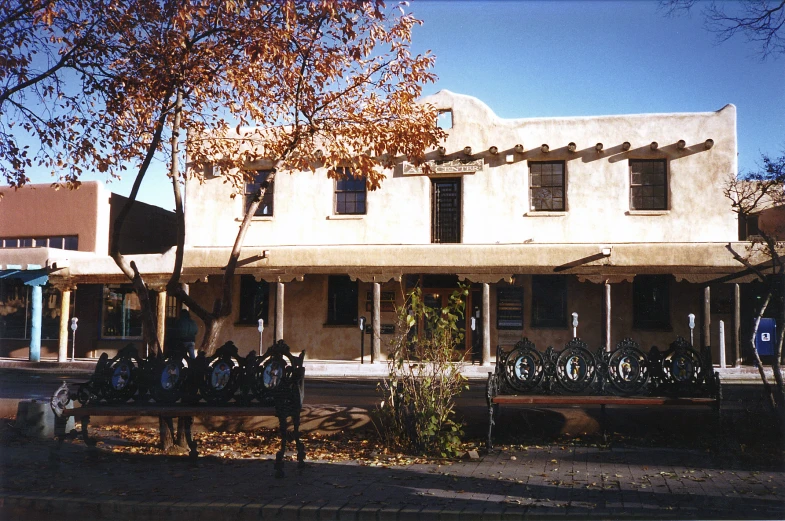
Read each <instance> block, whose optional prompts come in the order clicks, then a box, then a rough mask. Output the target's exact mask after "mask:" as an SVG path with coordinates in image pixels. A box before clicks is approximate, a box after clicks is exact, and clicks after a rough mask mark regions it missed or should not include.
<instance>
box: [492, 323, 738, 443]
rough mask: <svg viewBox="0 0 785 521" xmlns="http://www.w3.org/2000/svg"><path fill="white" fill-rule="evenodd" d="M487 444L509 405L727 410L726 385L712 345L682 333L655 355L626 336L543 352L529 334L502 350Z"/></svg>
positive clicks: (577, 342) (576, 340)
mask: <svg viewBox="0 0 785 521" xmlns="http://www.w3.org/2000/svg"><path fill="white" fill-rule="evenodd" d="M486 397H487V401H488V415H489V417H488V439H487V448H488V449H489V450H490V449H492V448H493V427H494V425H495V422H496V420H497V419H498V416H499V410H500V406H501V405H518V406H525V405H533V406H554V407H557V406H561V407H564V406H591V405H599V406H601V409H602V418H601V424H602V428H603V437H604V438H606V434H605V407H606V406H607V405H612V406H639V407H649V406H679V407H691V406H704V407H712V408H714V410H715V411H716V413H717V417H719V413H720V410H721V409H720V405H721V401H722V388H721V386H720V379H719V374H718V373H717V372H714V371H713V366H712V361H711V352H710V350H709V349H705V348H704V349H702V350H701V352H700V353H698V352H697V351H696V350H695V349H694V348H693V347H692V345H691V344H690V343H689V342H687V341H686V340H685V339H684V338H681V337H678V338H677V339H676V340H675V341H674V342H673V343H672V344H671V345H670V346H669V348H668V350H667V351H660V350H659V349H657V348H656V347H652V348H651V351H649V353H648V354H646V353H644V352H643V351H642V350H641V349H640V346H639V345H638V344H637V343H636V342H635V341H634V340H632V339H629V338H625V339H624V340H622V341H621V342H619V343H618V344H617V345H616V348H615V349H614V350H612V351H606V350H605V349H604V348H600V349H599V350H598V351H597V352H596V353H592V352H591V351H590V350H589V348H588V346H587V344H586V343H585V342H583V341H582V340H581V339H580V338H573V339H572V340H570V341H569V342H568V343H567V344H566V345H565V346H564V349H562V350H561V351H556V350H555V349H554V348H553V347H548V348H547V349H546V350H545V351H544V352H541V351H538V350H537V348H536V347H535V345H534V343H533V342H531V341H530V340H529V339H528V338H524V339H522V340H520V341H519V342H518V343H517V344H515V346H514V347H513V348H512V349H511V350H509V351H507V350H505V349H504V348H503V347H502V346H498V347H497V349H496V367H495V371H494V372H492V373H488V386H487V390H486Z"/></svg>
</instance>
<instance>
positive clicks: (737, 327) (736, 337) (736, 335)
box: [731, 284, 741, 367]
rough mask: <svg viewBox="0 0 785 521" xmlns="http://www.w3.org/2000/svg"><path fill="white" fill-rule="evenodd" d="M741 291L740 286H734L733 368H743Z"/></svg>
mask: <svg viewBox="0 0 785 521" xmlns="http://www.w3.org/2000/svg"><path fill="white" fill-rule="evenodd" d="M740 333H741V290H740V289H739V285H738V284H734V285H733V326H732V327H731V334H732V337H733V354H734V356H735V359H734V362H733V366H734V367H741V334H740Z"/></svg>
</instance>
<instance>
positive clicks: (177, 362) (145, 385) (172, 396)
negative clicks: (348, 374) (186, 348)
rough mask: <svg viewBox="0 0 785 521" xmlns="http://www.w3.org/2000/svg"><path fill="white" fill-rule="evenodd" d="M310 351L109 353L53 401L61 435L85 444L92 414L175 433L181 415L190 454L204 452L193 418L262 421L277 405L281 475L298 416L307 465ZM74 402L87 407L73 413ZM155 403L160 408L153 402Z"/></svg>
mask: <svg viewBox="0 0 785 521" xmlns="http://www.w3.org/2000/svg"><path fill="white" fill-rule="evenodd" d="M304 357H305V352H304V351H303V352H302V353H300V355H299V356H296V357H295V356H293V355H292V354H291V350H290V348H289V346H288V345H287V344H286V343H285V342H284V341H283V340H279V341H278V342H277V343H275V344H273V345H272V346H271V347H270V348H269V349H267V351H266V352H265V353H264V354H263V355H262V356H256V354H255V352H253V351H252V352H251V353H250V354H249V355H248V356H246V357H244V358H243V357H240V356H238V354H237V347H236V346H235V345H234V344H233V343H232V342H227V343H226V344H224V345H223V346H221V347H220V348H219V349H218V350H217V351H216V353H215V354H214V355H213V356H211V357H205V356H204V353H200V354H199V356H198V357H197V358H196V359H192V358H190V357H189V356H188V355H187V354H186V353H184V352H178V353H173V354H171V355H169V356H167V357H165V358H151V359H149V360H146V359H140V358H139V356H138V355H137V351H136V348H135V347H134V346H133V344H129V345H128V346H126V347H125V348H124V349H123V350H122V351H120V352H119V353H118V354H117V356H115V357H114V358H112V359H109V357H108V356H107V355H106V354H104V355H102V356H101V358H100V359H99V361H98V364H97V365H96V368H95V372H94V373H93V375H92V377H91V378H90V380H89V381H88V382H85V383H83V384H79V385H78V387H77V389H76V391H71V390H70V389H69V388H68V385H67V384H65V383H63V385H61V386H60V388H59V389H58V390H57V391H55V393H54V395H53V396H52V400H51V406H52V411H53V412H54V414H55V433H56V437H57V438H58V440H59V441H60V443H62V442H63V441H64V440H65V439H66V438H72V437H76V436H79V435H81V436H82V438H83V440H84V442H85V444H87V445H88V446H93V445H95V443H96V440H95V439H93V438H91V437H90V436H89V432H88V426H89V423H90V418H91V417H93V416H158V417H159V418H162V419H163V420H164V421H165V422H166V423H167V424H168V426H169V428H170V430H172V431H174V429H173V423H172V418H174V417H178V418H183V419H184V420H185V422H184V434H185V439H186V442H187V443H188V447H189V448H190V455H191V457H197V456H198V455H199V452H198V448H197V444H196V442H195V441H194V440H193V437H192V436H191V424H192V423H193V417H194V416H197V417H198V416H259V415H262V414H265V413H267V412H268V411H269V409H270V407H272V408H274V410H275V415H276V417H277V418H278V423H279V431H280V436H281V448H280V450H279V451H278V452H277V453H276V460H275V471H276V477H283V457H284V455H285V452H286V442H287V431H288V418H291V419H292V426H293V437H294V442H295V445H296V448H297V460H298V463H299V465H300V467H302V466H303V465H304V462H305V446H304V445H303V443H302V441H301V440H300V413H301V411H302V405H303V398H304V395H305V368H304V367H303V360H304ZM71 400H77V401H78V402H79V403H81V405H82V406H81V407H76V408H68V405H69V404H70V403H71ZM151 400H152V401H153V402H154V403H151ZM71 416H72V417H74V419H75V420H81V424H82V430H81V432H77V431H76V430H75V429H74V430H72V431H71V432H69V433H66V432H65V425H66V421H67V419H68V417H71Z"/></svg>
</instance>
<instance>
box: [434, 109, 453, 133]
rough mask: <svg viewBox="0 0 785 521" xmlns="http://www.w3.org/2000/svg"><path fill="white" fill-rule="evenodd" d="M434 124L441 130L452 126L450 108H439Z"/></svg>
mask: <svg viewBox="0 0 785 521" xmlns="http://www.w3.org/2000/svg"><path fill="white" fill-rule="evenodd" d="M436 126H437V127H439V128H440V129H442V130H450V129H451V128H452V110H440V111H439V114H438V115H437V116H436Z"/></svg>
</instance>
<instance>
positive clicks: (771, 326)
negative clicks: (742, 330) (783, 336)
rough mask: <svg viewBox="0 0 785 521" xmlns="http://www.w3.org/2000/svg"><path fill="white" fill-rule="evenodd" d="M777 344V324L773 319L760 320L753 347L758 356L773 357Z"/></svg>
mask: <svg viewBox="0 0 785 521" xmlns="http://www.w3.org/2000/svg"><path fill="white" fill-rule="evenodd" d="M776 342H777V322H776V321H775V320H774V319H773V318H762V319H760V325H759V326H758V334H757V335H755V347H756V348H757V349H758V354H759V355H760V356H772V355H774V349H775V347H776Z"/></svg>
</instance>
